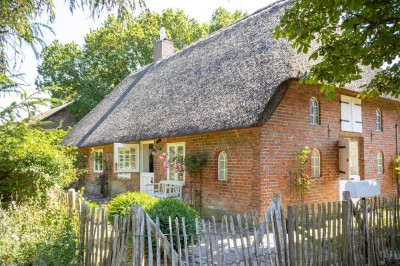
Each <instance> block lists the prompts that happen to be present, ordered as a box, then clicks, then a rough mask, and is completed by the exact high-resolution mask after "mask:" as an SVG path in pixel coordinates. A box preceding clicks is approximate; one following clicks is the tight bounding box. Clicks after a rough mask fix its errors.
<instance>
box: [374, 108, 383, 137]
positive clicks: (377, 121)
mask: <svg viewBox="0 0 400 266" xmlns="http://www.w3.org/2000/svg"><path fill="white" fill-rule="evenodd" d="M375 130H376V131H382V112H381V110H380V109H379V108H376V110H375Z"/></svg>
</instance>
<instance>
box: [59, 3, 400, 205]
mask: <svg viewBox="0 0 400 266" xmlns="http://www.w3.org/2000/svg"><path fill="white" fill-rule="evenodd" d="M285 7H287V3H286V2H285V1H283V2H278V3H275V4H272V5H270V6H267V7H265V8H264V9H262V10H259V11H257V12H256V13H254V14H252V15H249V16H247V17H246V18H244V19H242V20H240V21H238V22H236V23H234V24H232V25H230V26H228V27H226V28H224V29H222V30H221V31H219V32H216V33H214V34H213V35H211V36H209V37H207V38H205V39H202V40H200V41H198V42H197V43H195V44H193V45H191V46H190V47H187V48H186V49H184V50H182V51H179V52H177V53H175V54H173V45H172V43H171V42H169V41H168V40H165V39H162V40H160V42H159V43H157V45H156V51H155V62H154V63H152V64H150V65H147V66H145V67H143V68H141V69H140V70H139V71H137V72H135V73H132V74H131V75H129V76H128V77H126V78H125V79H124V80H123V81H122V82H121V83H120V84H119V85H118V86H117V87H116V88H115V89H114V90H113V91H112V92H111V93H110V94H109V95H108V96H107V97H106V98H105V99H104V100H103V101H102V102H100V103H99V104H98V105H97V106H96V107H95V108H94V109H93V110H92V111H91V112H90V113H89V114H88V115H86V116H85V117H84V118H83V119H82V120H81V121H80V122H79V123H78V124H77V125H76V126H75V127H74V128H73V130H72V131H71V132H70V133H69V134H68V135H67V136H66V138H65V139H64V144H72V145H76V146H77V147H78V148H79V150H80V151H81V152H82V153H84V154H86V155H87V157H88V158H89V160H88V169H89V177H88V178H87V180H86V182H87V184H86V185H87V186H88V189H93V188H94V187H93V185H92V187H91V184H93V182H94V179H95V177H96V176H98V175H101V174H102V173H103V172H104V171H105V170H106V168H107V169H108V170H107V172H108V176H109V188H108V189H109V190H110V192H111V195H113V196H114V195H116V194H118V193H122V192H124V191H140V190H144V188H145V184H146V183H150V182H159V181H160V180H165V179H171V180H178V181H181V182H182V185H183V200H185V201H190V200H191V197H192V193H193V191H192V190H191V189H192V188H193V186H192V185H193V184H194V182H195V181H194V177H192V176H191V175H190V174H189V173H188V172H186V173H182V172H174V169H173V167H171V168H169V169H164V168H163V167H162V162H161V161H160V160H159V159H158V157H159V155H160V154H162V153H163V152H167V151H174V152H175V154H179V155H180V156H188V155H198V154H204V155H205V156H206V158H207V164H206V165H205V167H204V168H203V170H202V174H201V180H202V181H201V196H202V202H201V203H202V206H203V207H204V208H206V209H213V210H225V211H248V210H250V209H255V210H262V209H265V208H266V207H268V205H269V203H270V201H271V198H272V196H273V195H274V194H276V193H281V194H282V196H283V201H284V204H288V203H290V202H294V201H298V200H299V197H298V193H297V192H296V189H295V187H294V185H293V182H292V181H293V179H294V176H295V172H296V169H297V168H296V166H295V165H296V154H297V153H298V152H299V151H300V150H301V149H302V148H303V147H304V146H308V147H309V148H310V150H311V151H312V152H311V153H310V154H309V160H308V161H307V164H306V167H305V170H306V174H308V175H309V176H310V177H311V178H312V180H314V184H313V186H312V187H311V189H310V190H307V191H306V192H305V194H304V200H305V201H307V202H323V201H334V200H339V180H345V179H358V178H359V179H361V180H364V179H366V180H367V179H377V180H378V181H379V182H380V184H381V193H382V195H386V196H388V195H394V194H396V193H398V179H397V176H396V174H395V172H394V170H393V167H392V166H391V162H392V161H393V160H394V158H395V156H396V154H397V153H398V150H397V149H398V147H397V140H398V136H397V124H398V122H399V110H400V109H399V108H400V105H399V102H398V100H397V99H393V98H390V97H382V98H379V99H368V98H367V99H363V100H361V99H358V98H356V96H357V93H358V91H359V87H360V85H362V84H363V83H365V82H368V81H369V80H370V79H371V77H372V76H373V75H374V73H375V72H374V71H373V70H370V69H368V68H365V69H364V71H363V78H362V79H361V80H359V81H358V82H355V83H352V84H348V86H346V87H345V88H342V89H340V90H338V95H337V97H335V98H334V99H333V100H326V99H325V98H324V95H322V94H321V93H320V91H319V86H317V85H306V84H302V83H301V82H299V80H300V78H301V77H302V75H304V73H306V71H307V70H308V69H309V67H310V64H311V63H310V62H309V61H308V55H303V54H297V53H296V52H295V51H293V49H292V48H291V46H290V43H289V42H287V41H286V40H282V39H279V40H276V39H275V38H274V37H273V33H272V30H273V29H274V27H276V25H277V24H278V23H279V19H278V18H279V15H280V14H282V12H283V11H284V9H285ZM167 30H168V29H167ZM339 144H340V145H339ZM167 153H168V152H167ZM346 154H347V156H346ZM99 158H100V159H101V160H100V159H99ZM106 165H107V166H108V167H106ZM196 182H197V181H196Z"/></svg>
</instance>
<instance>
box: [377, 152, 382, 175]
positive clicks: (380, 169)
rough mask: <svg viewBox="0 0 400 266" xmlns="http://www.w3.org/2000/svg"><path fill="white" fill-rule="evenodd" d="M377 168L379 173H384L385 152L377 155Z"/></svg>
mask: <svg viewBox="0 0 400 266" xmlns="http://www.w3.org/2000/svg"><path fill="white" fill-rule="evenodd" d="M376 170H377V171H376V172H377V173H378V174H383V153H382V152H381V151H379V152H378V155H377V156H376Z"/></svg>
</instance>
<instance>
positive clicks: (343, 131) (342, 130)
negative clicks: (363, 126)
mask: <svg viewBox="0 0 400 266" xmlns="http://www.w3.org/2000/svg"><path fill="white" fill-rule="evenodd" d="M340 131H342V132H349V133H358V134H362V131H361V132H359V131H347V130H342V129H341V130H340Z"/></svg>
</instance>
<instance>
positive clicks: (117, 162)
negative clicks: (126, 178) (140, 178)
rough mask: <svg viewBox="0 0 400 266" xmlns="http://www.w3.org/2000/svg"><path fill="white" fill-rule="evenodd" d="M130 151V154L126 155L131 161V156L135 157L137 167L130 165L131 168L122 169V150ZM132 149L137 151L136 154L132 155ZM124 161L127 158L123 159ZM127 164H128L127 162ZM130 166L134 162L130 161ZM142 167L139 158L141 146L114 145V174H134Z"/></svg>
mask: <svg viewBox="0 0 400 266" xmlns="http://www.w3.org/2000/svg"><path fill="white" fill-rule="evenodd" d="M121 149H124V150H128V151H129V152H128V154H125V156H129V160H131V156H134V158H135V161H134V163H135V166H134V167H132V165H130V167H129V168H123V167H121V162H120V160H119V159H120V158H121V156H120V154H119V152H120V150H121ZM131 149H134V150H135V153H134V154H131V153H130V151H131ZM123 159H124V160H125V159H126V158H123ZM125 163H126V162H125ZM128 163H129V164H131V163H132V161H128ZM139 166H140V158H139V144H126V143H114V172H115V173H132V172H139V168H140V167H139Z"/></svg>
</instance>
